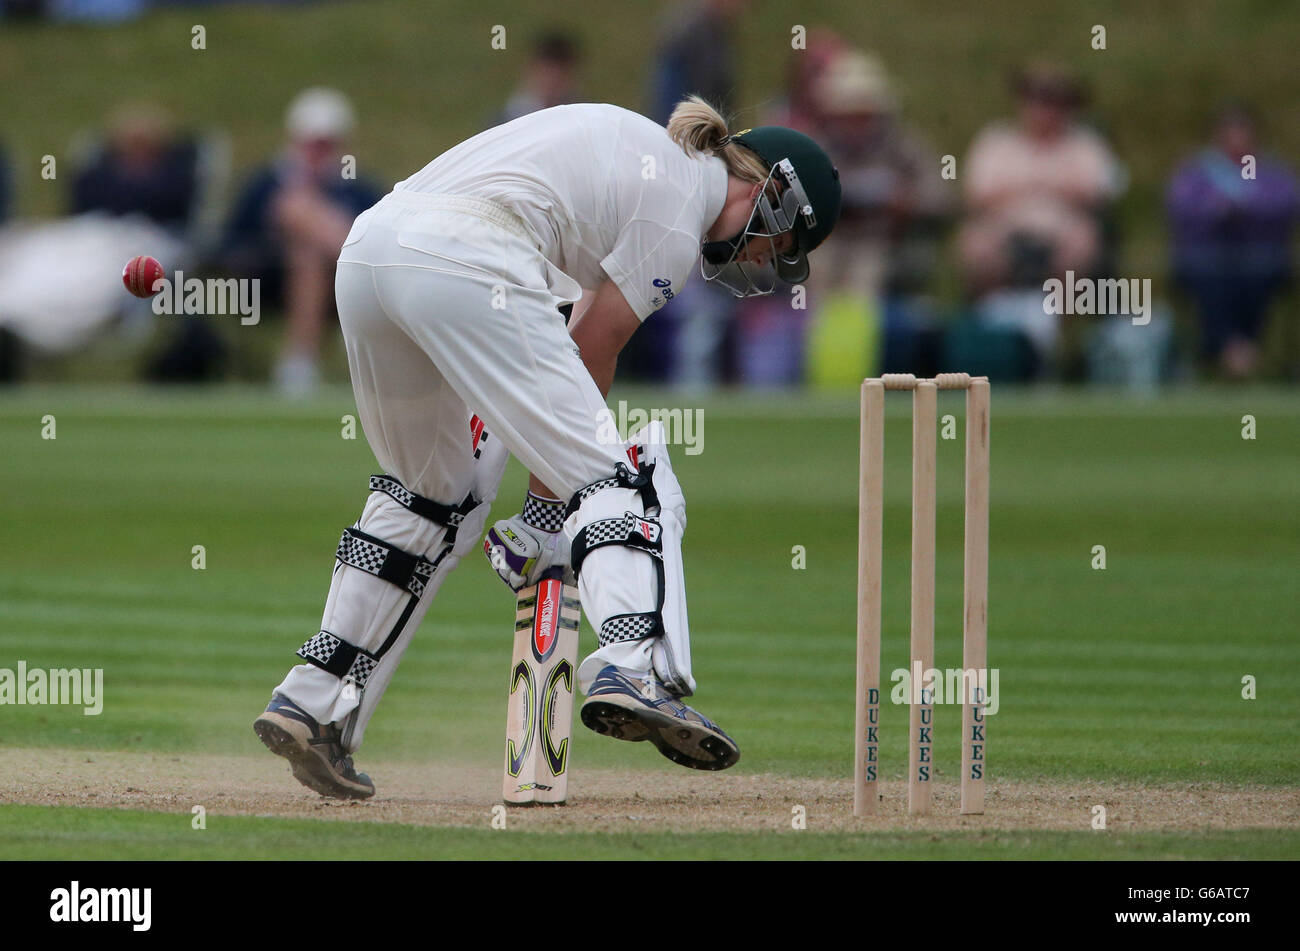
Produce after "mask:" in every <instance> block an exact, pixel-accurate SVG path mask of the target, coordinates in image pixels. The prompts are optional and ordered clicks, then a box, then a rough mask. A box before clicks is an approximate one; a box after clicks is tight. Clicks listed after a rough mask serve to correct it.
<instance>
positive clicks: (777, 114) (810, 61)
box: [763, 28, 847, 135]
mask: <svg viewBox="0 0 1300 951" xmlns="http://www.w3.org/2000/svg"><path fill="white" fill-rule="evenodd" d="M846 49H847V46H846V44H845V42H844V40H842V39H841V38H840V36H839V34H837V33H835V32H833V31H832V30H827V29H824V28H815V29H812V30H809V31H808V40H807V43H806V45H805V48H804V49H801V50H793V51H792V52H791V54H790V63H789V66H788V68H787V69H786V87H785V96H784V97H783V98H782V99H780V100H778V102H777V104H776V105H775V106H774V107H773V108H772V110H771V111H770V113H768V114H767V115H765V116H764V117H763V124H764V125H783V126H785V127H786V128H787V129H797V130H798V131H800V132H802V133H804V134H805V135H816V134H817V129H818V127H819V126H820V124H821V119H822V116H821V109H820V106H819V105H818V101H817V99H818V97H817V86H818V83H819V82H820V81H821V78H822V76H823V75H824V74H825V72H826V70H827V68H828V67H829V66H830V64H831V63H833V62H834V61H835V60H836V59H837V58H838V57H839V56H840V55H841V54H842V53H844V52H845V51H846Z"/></svg>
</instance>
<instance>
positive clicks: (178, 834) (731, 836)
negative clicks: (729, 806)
mask: <svg viewBox="0 0 1300 951" xmlns="http://www.w3.org/2000/svg"><path fill="white" fill-rule="evenodd" d="M0 847H2V848H3V853H2V854H3V857H4V858H10V859H30V860H42V861H49V860H56V861H57V860H61V859H62V860H77V859H85V858H87V857H94V858H112V859H157V858H160V857H169V858H185V859H211V860H224V859H249V858H259V859H264V858H290V857H291V858H295V859H303V860H307V861H337V860H338V859H340V858H342V857H346V858H348V859H350V860H357V859H394V860H408V859H414V860H424V859H486V860H497V861H500V860H519V859H557V858H559V859H565V858H568V859H582V860H584V861H596V860H620V859H670V860H671V859H676V860H681V859H723V860H727V859H732V860H734V859H742V860H743V859H754V858H781V859H787V860H789V859H839V860H846V859H891V860H892V859H1040V858H1047V857H1051V858H1054V859H1066V860H1100V859H1140V860H1167V859H1195V860H1202V859H1209V860H1214V859H1234V858H1238V857H1240V856H1242V855H1249V856H1250V857H1251V858H1255V859H1271V860H1281V859H1294V858H1295V857H1296V837H1295V836H1294V835H1279V834H1278V833H1277V830H1273V829H1247V830H1237V831H1232V832H1228V831H1224V830H1222V829H1218V830H1212V831H1209V832H1205V833H1202V834H1199V835H1196V836H1188V835H1186V834H1183V833H1175V832H1159V833H1148V834H1144V835H1132V834H1123V833H1117V834H1114V835H1097V834H1096V833H1093V832H1040V833H1035V834H1032V835H1031V834H1027V833H1017V832H1005V831H1004V832H958V833H952V834H949V835H944V836H938V835H934V834H933V833H930V832H923V831H917V832H903V833H884V834H879V833H867V832H862V833H847V834H827V833H818V832H792V831H788V832H777V833H772V832H766V833H761V832H697V833H694V834H692V835H691V836H689V837H683V836H680V835H673V834H671V833H662V832H661V833H655V832H629V833H624V834H621V835H610V834H607V833H602V832H566V833H547V832H530V833H520V832H512V831H493V830H491V829H486V828H478V829H468V828H433V827H428V826H414V825H401V824H396V823H364V822H350V823H336V822H322V821H316V820H311V819H262V818H250V817H247V816H232V817H228V818H222V819H220V820H216V819H213V820H211V821H210V822H209V823H208V827H207V829H206V830H204V831H202V832H196V831H192V830H191V829H190V827H189V822H188V818H187V817H185V816H181V817H179V818H178V817H177V816H176V815H174V814H165V813H157V812H124V811H120V810H111V809H69V808H50V807H41V806H8V807H5V808H4V809H3V810H0Z"/></svg>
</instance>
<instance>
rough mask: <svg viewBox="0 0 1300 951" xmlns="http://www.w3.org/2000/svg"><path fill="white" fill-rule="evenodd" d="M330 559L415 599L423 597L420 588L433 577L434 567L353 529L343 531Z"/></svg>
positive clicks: (416, 556)
mask: <svg viewBox="0 0 1300 951" xmlns="http://www.w3.org/2000/svg"><path fill="white" fill-rule="evenodd" d="M334 557H336V558H337V559H338V560H339V561H341V562H343V564H345V565H351V566H352V567H353V568H360V569H361V570H362V571H364V572H366V573H368V574H372V575H374V576H375V577H376V578H383V579H384V580H385V581H388V582H390V583H392V584H395V585H397V587H399V588H405V589H406V590H407V591H409V592H411V594H413V595H415V596H416V597H417V598H420V597H423V596H424V586H425V585H426V584H428V583H429V579H430V578H432V577H433V569H434V567H435V566H434V564H433V562H431V561H429V560H428V559H427V558H424V557H423V556H420V555H412V554H409V553H407V552H404V551H402V550H401V549H400V548H394V547H393V546H391V545H388V544H385V543H384V542H382V541H380V540H379V539H378V538H375V537H373V536H371V535H367V534H365V533H364V532H360V531H358V530H357V529H355V528H345V529H344V530H343V537H342V538H340V539H339V547H338V551H336V552H335V553H334Z"/></svg>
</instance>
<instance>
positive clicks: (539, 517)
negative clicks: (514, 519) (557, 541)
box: [523, 492, 564, 534]
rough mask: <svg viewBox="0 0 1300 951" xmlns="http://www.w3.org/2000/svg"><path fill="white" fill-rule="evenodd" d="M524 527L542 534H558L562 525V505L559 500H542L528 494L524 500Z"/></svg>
mask: <svg viewBox="0 0 1300 951" xmlns="http://www.w3.org/2000/svg"><path fill="white" fill-rule="evenodd" d="M523 520H524V524H525V525H531V526H532V527H533V528H536V529H539V530H540V531H543V532H551V533H552V534H554V533H555V532H558V531H559V530H560V529H561V528H562V527H563V525H564V503H563V502H561V501H560V500H559V499H542V498H538V497H537V496H535V495H533V493H531V492H529V493H528V495H527V497H526V498H525V499H524V513H523Z"/></svg>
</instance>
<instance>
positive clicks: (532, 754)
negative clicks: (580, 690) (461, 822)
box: [501, 568, 582, 806]
mask: <svg viewBox="0 0 1300 951" xmlns="http://www.w3.org/2000/svg"><path fill="white" fill-rule="evenodd" d="M581 619H582V609H581V607H580V605H579V602H578V589H577V587H576V586H575V585H570V584H565V583H564V576H563V569H558V568H557V569H555V570H553V571H551V572H548V573H547V575H546V576H545V577H543V578H542V580H541V581H539V582H538V583H537V584H535V585H533V586H532V587H530V588H524V589H522V590H521V591H520V592H519V595H518V601H517V603H516V611H515V646H514V655H513V657H512V658H511V661H510V695H509V704H508V707H507V714H506V762H505V778H504V781H503V782H502V787H501V789H502V793H501V794H502V797H503V798H504V799H505V801H506V803H507V804H508V805H514V806H531V805H533V804H534V803H561V802H564V797H565V795H566V794H567V792H568V785H569V772H568V765H569V739H570V733H571V730H572V727H573V688H574V679H575V673H576V671H575V664H576V663H577V660H578V625H579V622H580V621H581Z"/></svg>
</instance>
